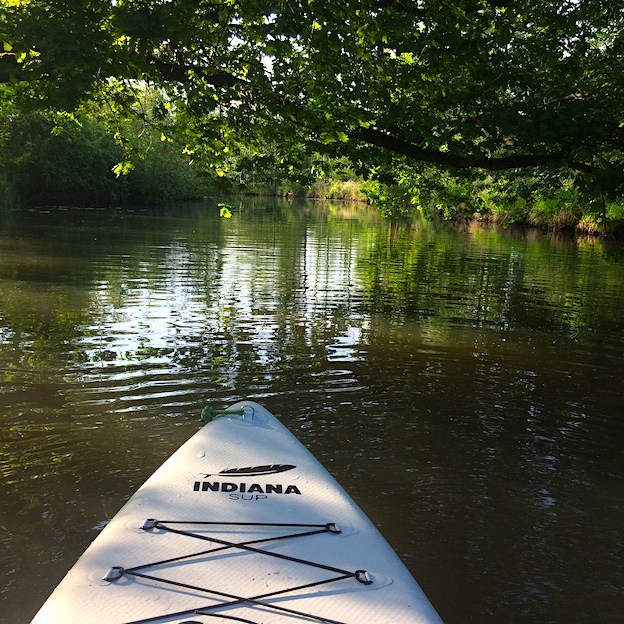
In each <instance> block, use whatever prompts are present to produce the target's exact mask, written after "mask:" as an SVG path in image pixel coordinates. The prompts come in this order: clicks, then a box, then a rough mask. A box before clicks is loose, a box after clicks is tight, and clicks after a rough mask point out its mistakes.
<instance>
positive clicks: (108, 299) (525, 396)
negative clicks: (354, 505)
mask: <svg viewBox="0 0 624 624" xmlns="http://www.w3.org/2000/svg"><path fill="white" fill-rule="evenodd" d="M217 211H218V209H217V208H216V202H208V203H206V204H201V205H194V206H186V207H179V208H178V210H177V212H176V211H173V210H170V211H165V210H162V211H157V212H152V213H147V212H141V211H137V212H134V213H131V212H114V211H111V212H98V211H78V210H54V211H51V212H48V213H46V212H31V213H27V214H25V215H20V214H18V213H9V214H7V215H4V216H3V217H1V222H0V424H1V428H0V477H1V481H0V529H1V531H0V621H1V622H16V623H26V622H28V621H29V620H30V618H31V617H32V616H33V615H34V613H35V612H36V610H37V609H38V607H39V606H40V604H41V603H42V602H43V601H44V600H45V598H46V597H47V595H48V594H49V593H50V592H51V591H52V589H53V588H54V587H55V585H56V584H57V583H58V581H59V580H60V579H61V578H62V576H63V575H64V574H65V572H66V571H67V569H68V568H69V567H70V566H71V565H72V564H73V562H74V561H75V559H76V558H77V557H78V556H79V555H80V553H81V552H82V551H83V549H84V548H85V547H86V546H87V545H88V543H89V542H90V541H91V540H92V539H93V538H94V537H95V536H96V534H97V531H98V530H99V529H100V528H101V527H102V526H103V525H104V524H105V523H106V521H107V520H108V519H110V517H111V516H112V515H113V514H114V513H115V512H116V511H117V510H118V509H119V507H120V506H121V504H122V503H123V502H124V501H125V500H127V498H128V497H129V496H130V495H131V494H132V493H133V491H134V490H135V489H136V488H137V487H138V486H139V485H140V484H141V483H142V482H143V481H144V480H145V479H146V478H147V477H148V476H149V475H150V474H151V473H152V471H153V470H154V469H155V468H156V467H157V466H159V465H160V464H161V463H162V461H163V460H164V459H165V458H166V457H167V456H168V455H169V454H170V453H172V452H173V451H174V450H175V449H176V448H177V447H178V446H179V445H180V444H182V442H184V441H185V440H186V439H187V438H188V437H189V436H190V435H191V434H192V433H193V432H195V431H196V430H197V428H198V426H199V424H198V420H197V418H198V414H199V412H200V410H201V408H202V407H203V406H204V405H206V404H211V405H213V406H221V405H226V404H228V403H231V402H233V401H235V400H238V399H241V398H243V397H249V398H252V399H254V400H256V401H258V402H261V403H263V404H264V405H265V406H266V407H267V408H268V409H270V410H271V411H272V412H273V413H275V414H276V415H277V416H279V417H280V418H281V419H282V421H283V422H284V423H285V424H286V425H287V426H289V427H290V428H291V429H292V430H293V431H294V432H295V433H296V434H297V435H298V437H299V438H300V439H301V440H302V442H304V443H305V444H306V445H307V446H308V447H309V448H310V449H311V450H312V452H313V453H314V454H315V455H316V456H317V457H318V459H319V460H320V461H321V462H322V463H324V464H325V466H326V467H327V468H328V469H329V470H330V471H331V472H332V473H333V474H334V476H336V477H337V479H338V480H339V481H340V482H341V483H342V485H343V486H344V487H345V488H346V489H347V490H348V491H349V493H350V494H351V495H352V496H353V498H355V500H356V501H357V502H358V503H359V504H360V505H361V507H362V508H363V509H364V511H365V512H366V513H367V514H368V515H369V516H370V517H371V519H372V520H373V521H374V522H375V523H376V524H377V525H378V526H379V528H380V529H381V531H382V533H383V534H384V535H385V536H386V537H387V539H388V541H389V542H390V543H391V544H392V546H393V547H394V548H395V549H396V550H397V551H398V552H399V554H400V555H401V557H402V558H403V560H404V561H405V563H406V564H407V566H408V567H409V568H410V570H411V571H412V573H413V574H414V576H415V577H416V579H417V581H418V582H419V583H420V585H421V586H422V587H423V589H424V590H425V592H426V593H427V595H428V596H429V598H430V599H431V601H432V602H433V604H434V606H435V607H436V608H437V609H438V611H439V613H440V615H441V616H442V617H443V619H444V620H445V621H446V623H447V624H464V623H483V622H493V623H494V622H495V623H498V622H505V623H515V622H518V623H527V624H529V623H534V622H540V623H549V622H552V623H566V624H567V623H569V622H575V623H590V622H591V623H596V622H600V623H607V624H609V623H613V624H615V623H616V622H618V623H619V622H622V617H623V616H622V614H624V589H623V586H624V452H623V450H622V444H623V441H624V409H623V407H622V405H623V399H624V383H623V381H624V250H623V249H622V247H621V246H617V245H615V244H611V245H609V244H603V243H600V242H595V241H585V242H577V241H574V240H572V239H568V238H565V237H555V236H545V235H540V234H536V233H529V234H527V233H514V232H497V231H486V230H479V229H474V230H466V231H450V230H444V229H440V228H436V227H433V226H430V225H427V224H413V225H408V224H399V225H397V224H392V223H390V222H389V221H386V220H382V219H381V218H379V217H378V216H377V214H376V213H375V212H371V211H368V210H367V209H365V208H345V207H336V206H330V205H317V204H315V205H308V206H303V207H298V208H295V207H292V206H289V205H286V204H267V203H263V202H260V201H255V202H254V201H252V200H250V201H248V202H246V203H245V204H244V205H243V206H242V207H241V209H240V210H236V211H235V212H234V217H233V218H232V219H230V220H224V219H219V217H218V216H217ZM371 624H373V623H371Z"/></svg>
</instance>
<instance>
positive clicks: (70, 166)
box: [0, 108, 199, 206]
mask: <svg viewBox="0 0 624 624" xmlns="http://www.w3.org/2000/svg"><path fill="white" fill-rule="evenodd" d="M109 130H110V128H109V126H107V124H106V123H105V119H104V118H103V116H102V115H101V114H100V112H99V111H90V114H89V115H87V114H85V113H83V114H81V115H79V116H63V115H58V114H48V115H45V114H43V113H39V112H31V113H24V112H23V111H19V110H18V109H16V108H13V109H12V110H10V111H9V110H6V109H5V111H4V115H2V116H0V148H1V149H2V153H3V159H2V162H1V163H0V205H2V206H12V205H16V204H18V203H21V204H26V205H29V204H30V205H32V204H43V205H55V204H56V205H76V206H81V205H107V204H120V203H137V204H158V203H162V202H163V201H166V200H171V199H187V198H190V197H194V196H196V195H197V190H196V189H197V186H198V184H199V177H198V174H197V172H196V171H194V170H192V169H191V168H189V166H188V160H187V159H185V158H183V157H182V156H181V154H180V151H179V150H177V149H174V148H172V146H171V144H170V143H168V142H166V141H161V140H160V138H159V137H158V136H156V135H155V131H153V130H152V131H151V132H145V131H143V132H142V133H139V132H136V131H129V130H128V129H125V133H126V134H127V135H131V134H133V135H134V136H135V140H134V146H133V150H134V152H135V153H136V152H139V151H140V152H141V153H142V155H143V156H144V158H142V159H137V161H136V164H135V165H132V169H131V173H130V171H127V173H129V175H127V176H124V177H123V178H120V177H119V176H118V175H116V173H117V172H118V171H120V169H124V168H126V169H128V165H129V163H128V161H127V160H124V146H122V145H119V144H118V143H116V142H115V140H114V138H113V135H112V134H111V132H110V131H109ZM126 140H127V141H128V139H126Z"/></svg>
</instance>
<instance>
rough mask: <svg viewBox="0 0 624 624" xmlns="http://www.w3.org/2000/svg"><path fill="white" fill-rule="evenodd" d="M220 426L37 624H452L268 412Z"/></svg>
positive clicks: (168, 469)
mask: <svg viewBox="0 0 624 624" xmlns="http://www.w3.org/2000/svg"><path fill="white" fill-rule="evenodd" d="M227 412H229V413H224V414H222V415H220V416H218V417H216V418H215V419H214V420H212V422H210V423H208V424H207V425H206V426H205V427H203V428H202V429H201V430H200V431H199V432H198V433H196V434H195V435H194V436H193V437H192V438H191V439H190V440H189V441H188V442H187V443H186V444H184V445H183V446H182V447H181V448H180V449H179V450H178V451H177V452H176V453H174V454H173V455H172V456H171V457H170V458H169V459H168V460H167V461H166V462H165V463H164V464H163V465H162V466H161V467H160V468H159V469H158V470H157V471H156V472H155V473H154V474H153V475H152V476H151V477H150V478H149V479H148V480H147V481H146V483H145V484H144V485H143V486H142V487H141V488H140V489H139V490H138V491H137V492H136V494H134V496H132V498H131V499H130V500H129V501H128V502H127V503H126V505H125V506H124V507H123V508H122V509H121V511H120V512H119V513H118V514H117V515H116V516H115V517H114V518H113V519H112V520H111V521H110V523H109V524H108V525H107V526H106V527H105V528H104V530H103V531H102V533H101V534H100V535H99V536H98V537H97V538H96V539H95V541H94V542H93V543H92V544H91V546H89V548H88V549H87V550H86V552H85V553H84V554H83V555H82V557H81V558H80V559H79V560H78V562H77V563H76V565H75V566H74V567H73V568H72V569H71V570H70V571H69V573H68V574H67V576H66V577H65V578H64V579H63V581H61V583H60V584H59V586H58V587H57V588H56V590H55V591H54V592H53V593H52V595H51V596H50V598H49V599H48V600H47V602H46V603H45V604H44V605H43V607H42V608H41V610H40V611H39V613H38V614H37V615H36V616H35V619H34V620H33V624H73V623H75V624H148V623H149V624H160V623H162V624H165V623H177V624H183V623H184V624H212V623H215V624H217V623H220V624H231V623H232V622H243V623H251V624H296V623H303V622H307V623H315V622H321V623H329V624H417V623H421V624H425V623H426V624H434V623H435V624H440V623H441V620H440V618H439V617H438V615H437V614H436V612H435V610H434V608H433V607H432V606H431V604H430V603H429V601H428V600H427V598H426V597H425V595H424V593H423V592H422V590H421V589H420V587H419V586H418V585H417V583H416V582H415V581H414V579H413V577H412V576H411V575H410V573H409V572H408V571H407V569H406V568H405V566H404V565H403V564H402V563H401V561H400V560H399V558H398V557H397V555H396V554H395V553H394V551H393V550H392V548H391V547H390V546H389V545H388V543H387V542H386V541H385V540H384V539H383V537H382V536H381V535H380V534H379V532H378V531H377V529H376V528H375V527H374V526H373V524H372V523H371V522H370V520H369V519H368V518H367V517H366V516H365V515H364V513H363V512H362V511H361V510H360V509H359V508H358V507H357V505H356V504H355V503H354V502H353V501H352V500H351V498H349V496H348V495H347V494H346V492H345V491H344V490H343V489H342V488H341V487H340V485H338V483H336V481H335V480H334V479H333V478H332V477H331V476H330V474H329V473H328V472H327V471H326V470H325V469H324V468H323V467H322V466H321V464H320V463H319V462H318V461H317V460H316V459H315V458H314V457H313V456H312V455H311V454H310V453H309V451H307V450H306V449H305V447H304V446H303V445H302V444H301V443H300V442H299V441H298V440H297V439H296V438H295V437H294V436H293V435H292V434H291V433H290V432H289V431H288V429H286V427H284V426H283V425H282V424H281V423H280V422H279V421H278V420H277V419H276V418H275V417H274V416H273V415H271V414H270V413H269V412H268V411H267V410H266V409H264V408H263V407H261V406H260V405H258V404H256V403H252V402H250V401H243V402H241V403H237V404H236V405H234V406H232V408H230V410H227Z"/></svg>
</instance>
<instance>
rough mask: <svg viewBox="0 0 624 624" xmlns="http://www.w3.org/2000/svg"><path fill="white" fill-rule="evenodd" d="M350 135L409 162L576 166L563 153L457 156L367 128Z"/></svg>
mask: <svg viewBox="0 0 624 624" xmlns="http://www.w3.org/2000/svg"><path fill="white" fill-rule="evenodd" d="M349 136H350V138H352V139H355V140H358V141H363V142H364V143H368V144H369V145H374V146H376V147H381V148H382V149H384V150H388V151H390V152H394V153H395V154H400V155H402V156H406V157H407V158H409V159H411V160H416V161H418V162H423V163H428V164H432V165H441V166H443V167H449V168H453V169H469V168H476V169H486V170H488V171H503V170H504V169H521V168H524V167H544V166H547V165H551V164H557V163H559V164H568V165H570V166H572V167H576V165H575V164H573V163H569V162H567V158H566V154H565V153H563V152H558V153H554V154H514V155H511V156H502V157H499V158H489V157H486V158H482V157H481V158H477V157H475V156H457V155H455V154H451V153H449V152H441V151H439V150H430V149H422V148H419V147H417V146H416V145H414V144H413V143H409V142H408V141H404V140H403V139H399V138H398V137H395V136H392V135H390V134H386V133H384V132H381V131H379V130H373V129H370V128H359V129H358V130H356V131H354V132H352V133H351V134H350V135H349Z"/></svg>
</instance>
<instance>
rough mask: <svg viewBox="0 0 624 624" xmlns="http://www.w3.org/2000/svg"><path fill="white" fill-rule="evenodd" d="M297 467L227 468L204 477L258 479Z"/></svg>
mask: <svg viewBox="0 0 624 624" xmlns="http://www.w3.org/2000/svg"><path fill="white" fill-rule="evenodd" d="M296 467H297V466H293V465H292V464H271V465H268V464H267V465H266V466H246V467H245V468H227V469H225V470H222V471H221V472H217V473H214V474H207V475H206V477H211V476H217V477H260V476H263V475H272V474H278V473H279V472H287V471H288V470H292V469H293V468H296Z"/></svg>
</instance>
